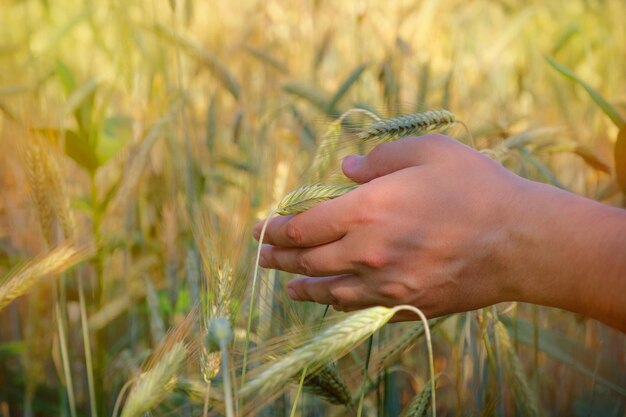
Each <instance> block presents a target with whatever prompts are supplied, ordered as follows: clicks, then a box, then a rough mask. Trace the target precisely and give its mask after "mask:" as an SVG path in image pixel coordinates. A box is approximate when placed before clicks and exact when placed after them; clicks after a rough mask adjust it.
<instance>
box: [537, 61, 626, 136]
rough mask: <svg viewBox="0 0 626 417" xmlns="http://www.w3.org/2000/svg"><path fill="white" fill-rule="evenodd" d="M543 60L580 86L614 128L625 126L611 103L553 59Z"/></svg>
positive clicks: (625, 121) (624, 122)
mask: <svg viewBox="0 0 626 417" xmlns="http://www.w3.org/2000/svg"><path fill="white" fill-rule="evenodd" d="M545 58H546V60H547V61H548V63H549V64H550V65H551V66H552V68H554V69H555V70H557V71H558V72H560V73H561V74H562V75H564V76H565V77H567V78H569V79H570V80H572V81H575V82H577V83H578V84H580V85H581V86H582V87H583V88H584V89H585V90H586V91H587V93H589V95H590V96H591V98H592V99H593V101H595V102H596V104H597V105H598V106H599V107H600V108H601V109H602V111H603V112H604V114H606V115H607V116H609V118H610V119H611V120H612V121H613V123H615V126H617V127H618V128H620V129H621V128H622V126H624V125H626V117H624V116H622V115H621V114H620V112H619V111H618V110H617V109H616V108H615V107H613V105H612V104H611V103H609V102H608V101H606V99H605V98H604V97H602V95H601V94H600V93H599V92H598V91H596V90H595V89H594V88H593V87H591V86H590V85H589V84H587V83H586V82H584V81H583V80H581V79H580V78H579V77H578V76H577V75H576V74H574V73H573V72H572V70H570V69H569V68H567V67H565V66H563V65H561V64H559V63H558V62H556V61H555V60H554V59H552V58H551V57H549V56H546V57H545Z"/></svg>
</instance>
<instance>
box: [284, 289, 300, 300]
mask: <svg viewBox="0 0 626 417" xmlns="http://www.w3.org/2000/svg"><path fill="white" fill-rule="evenodd" d="M287 295H289V298H291V299H292V300H297V299H298V294H296V290H294V289H293V288H291V287H287Z"/></svg>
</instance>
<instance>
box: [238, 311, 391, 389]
mask: <svg viewBox="0 0 626 417" xmlns="http://www.w3.org/2000/svg"><path fill="white" fill-rule="evenodd" d="M396 311H397V309H389V308H386V307H372V308H369V309H367V310H362V311H359V312H357V313H355V314H352V315H350V316H349V317H348V318H346V319H345V320H343V321H341V322H339V323H337V324H335V325H333V326H330V327H329V328H327V329H325V330H324V331H322V332H321V333H320V334H319V335H317V336H315V337H314V338H313V339H312V340H311V342H310V343H309V344H307V345H306V346H303V347H300V348H298V349H295V350H294V351H292V352H291V353H289V354H288V355H286V356H285V357H283V358H282V359H280V360H278V361H277V362H275V363H273V364H271V365H269V366H268V367H266V368H265V369H264V370H262V371H261V372H259V374H258V375H257V376H256V378H254V379H253V380H251V381H250V382H248V383H247V384H245V385H243V386H242V387H241V389H240V391H239V394H240V396H241V397H248V396H250V395H251V394H256V395H262V396H263V395H272V394H273V393H275V392H276V391H277V390H278V389H279V388H280V387H281V386H283V385H284V384H285V383H286V382H287V381H289V380H290V379H291V378H293V377H294V376H295V375H297V374H299V373H300V372H301V371H302V370H303V369H304V368H305V367H308V368H310V369H315V368H318V367H319V366H321V365H322V364H324V363H326V362H327V361H328V360H329V359H330V358H332V357H334V356H336V355H340V354H341V353H344V352H345V351H346V350H348V349H350V348H352V347H354V346H355V345H357V344H359V343H361V342H362V341H363V340H364V339H366V338H367V337H368V336H369V335H371V334H372V333H374V332H375V331H376V330H378V329H379V328H381V327H382V326H383V325H384V324H385V323H387V321H389V319H391V317H393V315H394V314H395V313H396Z"/></svg>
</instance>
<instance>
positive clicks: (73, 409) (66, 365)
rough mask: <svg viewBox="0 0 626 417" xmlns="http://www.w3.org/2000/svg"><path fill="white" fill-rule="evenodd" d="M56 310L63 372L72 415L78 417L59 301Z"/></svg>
mask: <svg viewBox="0 0 626 417" xmlns="http://www.w3.org/2000/svg"><path fill="white" fill-rule="evenodd" d="M54 312H55V315H56V319H57V329H58V332H59V347H60V349H61V360H62V361H63V373H64V376H65V382H66V385H67V397H68V402H69V407H70V415H71V416H72V417H76V400H75V398H74V386H73V383H72V371H71V369H70V360H69V355H68V352H67V339H66V338H65V326H64V325H63V315H62V314H61V305H60V303H59V302H58V301H57V302H56V303H55V306H54Z"/></svg>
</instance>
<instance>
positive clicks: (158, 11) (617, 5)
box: [0, 0, 626, 417]
mask: <svg viewBox="0 0 626 417" xmlns="http://www.w3.org/2000/svg"><path fill="white" fill-rule="evenodd" d="M624 16H626V2H624V1H623V0H605V1H600V0H554V1H543V2H542V1H532V0H531V1H522V0H502V1H494V0H474V1H459V0H442V1H437V0H380V1H376V0H343V1H329V0H326V1H324V0H306V1H286V0H205V1H202V0H169V1H166V0H152V1H147V0H125V1H120V0H110V1H104V0H82V1H81V0H0V417H9V416H10V417H16V416H24V417H30V416H66V417H77V416H90V417H105V416H106V417H108V416H111V417H117V416H122V417H139V416H226V417H234V416H262V417H270V416H281V417H282V416H285V417H315V416H354V417H357V416H358V417H360V416H363V417H366V416H370V417H374V416H376V417H395V416H403V417H409V416H426V415H433V416H434V415H436V414H438V415H440V416H498V417H502V416H516V415H521V416H558V415H562V416H578V417H583V416H609V417H611V416H615V417H622V416H625V415H626V337H625V335H624V334H622V333H620V332H619V331H617V330H615V329H612V328H610V327H608V326H606V325H603V324H601V323H599V322H597V321H594V320H591V319H588V318H585V317H583V316H580V315H577V314H574V313H570V312H567V311H562V310H558V309H553V308H547V307H540V306H534V305H528V304H522V303H503V304H498V305H495V306H491V307H488V308H484V309H480V310H477V311H472V312H467V313H460V314H454V315H451V316H446V317H438V318H430V319H429V320H427V321H426V318H425V317H424V318H423V319H424V320H418V321H413V322H401V323H388V322H389V321H390V319H391V318H392V316H393V315H394V314H395V313H396V312H398V311H400V310H403V309H405V310H406V309H409V308H410V307H406V306H399V307H395V308H385V307H372V308H369V309H366V310H361V311H358V312H354V313H343V312H338V311H334V310H333V309H332V308H328V306H325V305H319V304H315V303H305V302H300V303H298V302H294V301H291V300H289V298H288V297H287V294H286V291H285V285H286V283H287V281H289V280H290V279H291V278H293V274H288V273H285V272H281V271H276V270H269V269H267V270H266V269H263V268H260V267H259V265H258V254H257V250H258V248H259V244H258V243H257V241H256V240H255V239H254V238H253V235H252V229H253V227H254V225H255V224H257V222H259V221H262V220H264V219H266V218H267V217H268V216H273V215H286V214H295V213H300V212H303V211H305V210H307V209H308V208H310V207H312V206H314V205H315V204H318V203H319V202H321V201H324V200H328V199H331V198H335V197H338V196H341V195H342V194H345V193H346V192H349V191H350V190H351V189H353V188H354V187H356V185H355V184H350V183H346V182H345V181H343V179H342V178H341V175H340V171H339V168H338V166H339V163H340V162H341V159H342V157H343V156H345V155H348V154H350V153H365V152H367V151H368V150H369V149H371V148H372V147H373V146H375V145H376V144H377V143H379V142H382V141H390V140H395V139H398V138H401V137H403V136H407V135H417V134H421V133H425V132H441V133H444V134H446V135H448V136H451V137H453V138H456V139H457V140H459V141H461V142H463V143H465V144H467V145H469V146H472V147H474V148H476V149H478V150H480V151H481V152H483V153H484V154H485V155H487V156H489V157H491V158H493V159H495V160H497V161H498V162H500V163H501V164H503V165H504V166H505V167H506V168H507V169H509V170H511V171H513V172H515V173H517V174H518V175H520V176H523V177H526V178H529V179H533V180H535V181H539V182H544V183H549V184H551V185H552V186H554V187H559V188H563V189H566V190H569V191H572V192H575V193H578V194H580V195H584V196H586V197H588V198H591V199H595V200H598V201H601V202H603V203H605V204H608V205H613V206H622V207H623V206H626V197H625V196H626V159H625V158H626V136H625V135H626V133H625V132H626V127H624V126H625V125H626V25H624ZM401 115H409V116H406V117H404V118H400V119H398V118H397V117H398V116H401ZM616 155H617V156H616ZM620 158H621V159H620ZM578 227H588V225H579V226H578ZM554 250H555V251H558V250H559V248H554ZM625 256H626V254H625ZM523 278H524V277H519V279H523Z"/></svg>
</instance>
